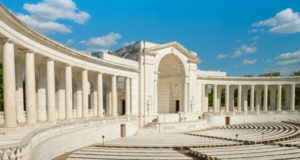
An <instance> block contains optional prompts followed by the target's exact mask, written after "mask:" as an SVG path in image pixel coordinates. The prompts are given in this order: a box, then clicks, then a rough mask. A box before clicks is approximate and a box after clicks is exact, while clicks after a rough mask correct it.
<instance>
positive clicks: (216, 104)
mask: <svg viewBox="0 0 300 160" xmlns="http://www.w3.org/2000/svg"><path fill="white" fill-rule="evenodd" d="M213 101H214V102H213V103H214V112H218V85H216V84H214V97H213Z"/></svg>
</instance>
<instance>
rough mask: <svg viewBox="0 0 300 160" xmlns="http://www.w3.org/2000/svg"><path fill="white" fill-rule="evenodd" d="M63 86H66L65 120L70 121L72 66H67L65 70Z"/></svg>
mask: <svg viewBox="0 0 300 160" xmlns="http://www.w3.org/2000/svg"><path fill="white" fill-rule="evenodd" d="M65 86H66V94H65V98H66V100H65V101H66V103H65V105H66V119H67V120H71V119H72V117H73V96H72V94H73V83H72V66H70V65H67V66H66V68H65Z"/></svg>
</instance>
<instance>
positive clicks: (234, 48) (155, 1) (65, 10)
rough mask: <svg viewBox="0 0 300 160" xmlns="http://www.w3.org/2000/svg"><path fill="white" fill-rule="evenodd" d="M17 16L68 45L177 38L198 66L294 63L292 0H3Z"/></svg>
mask: <svg viewBox="0 0 300 160" xmlns="http://www.w3.org/2000/svg"><path fill="white" fill-rule="evenodd" d="M1 3H3V4H4V6H5V7H7V8H8V9H9V10H11V11H12V12H13V13H14V14H16V15H17V16H18V17H19V18H20V19H21V20H23V21H25V22H26V23H28V24H29V25H31V26H33V27H34V28H36V29H37V30H39V31H41V32H43V33H45V34H46V35H48V36H49V37H51V38H53V39H55V40H57V41H59V42H61V43H63V44H67V45H68V46H70V47H72V48H75V49H78V50H84V51H95V50H115V49H119V48H121V47H123V46H124V45H127V44H130V43H132V42H135V41H140V40H145V41H151V42H156V43H167V42H171V41H178V42H179V43H181V44H182V45H183V46H185V47H186V48H187V49H189V50H192V51H194V52H197V54H198V57H199V58H200V59H201V60H202V63H201V64H199V65H198V68H199V69H201V70H219V71H226V72H227V74H228V75H229V76H242V75H246V74H253V75H258V74H261V73H265V72H272V71H280V72H281V73H282V74H283V75H289V74H290V73H291V72H293V71H297V70H300V18H299V12H300V1H297V0H289V1H286V0H265V1H263V0H243V1H237V0H226V1H225V0H224V1H216V0H215V1H214V0H210V1H198V0H185V1H182V0H151V1H150V0H148V1H141V0H126V1H125V0H123V1H122V0H109V1H104V0H101V1H100V0H73V1H72V0H22V1H20V0H3V1H2V2H1Z"/></svg>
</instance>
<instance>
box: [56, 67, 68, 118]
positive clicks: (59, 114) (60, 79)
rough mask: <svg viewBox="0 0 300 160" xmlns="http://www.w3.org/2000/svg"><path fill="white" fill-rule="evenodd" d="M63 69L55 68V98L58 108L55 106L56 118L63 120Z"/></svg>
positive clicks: (64, 111)
mask: <svg viewBox="0 0 300 160" xmlns="http://www.w3.org/2000/svg"><path fill="white" fill-rule="evenodd" d="M64 70H65V69H57V70H56V73H57V79H58V84H57V86H56V87H58V91H57V93H56V94H57V98H58V99H57V100H58V106H57V107H58V108H57V119H59V120H64V119H65V118H66V90H65V73H64Z"/></svg>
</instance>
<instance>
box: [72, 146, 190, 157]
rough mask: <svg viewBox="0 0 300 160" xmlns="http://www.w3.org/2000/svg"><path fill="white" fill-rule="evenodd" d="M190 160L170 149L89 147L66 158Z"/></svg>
mask: <svg viewBox="0 0 300 160" xmlns="http://www.w3.org/2000/svg"><path fill="white" fill-rule="evenodd" d="M82 159H84V160H92V159H99V160H101V159H105V160H122V159H126V160H130V159H141V160H167V159H174V160H190V159H192V158H191V157H188V156H186V155H184V154H181V153H179V152H177V151H175V150H172V149H171V148H152V149H149V148H119V147H103V146H91V147H87V148H83V149H80V150H78V151H75V152H73V153H72V154H70V155H69V156H68V157H67V160H82Z"/></svg>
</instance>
